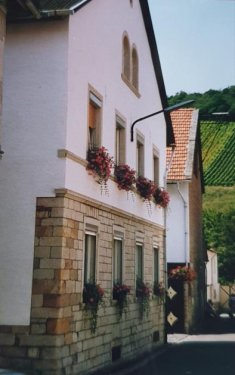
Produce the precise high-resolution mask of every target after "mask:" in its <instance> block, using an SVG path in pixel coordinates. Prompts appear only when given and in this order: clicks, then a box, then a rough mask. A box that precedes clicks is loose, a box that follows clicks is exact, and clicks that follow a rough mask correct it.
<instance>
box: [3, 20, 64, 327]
mask: <svg viewBox="0 0 235 375" xmlns="http://www.w3.org/2000/svg"><path fill="white" fill-rule="evenodd" d="M66 29H67V23H66V22H65V21H64V22H53V23H49V22H46V23H40V24H39V23H38V24H35V23H32V24H24V25H23V24H15V25H10V26H8V29H7V37H6V45H5V56H4V58H5V61H4V90H3V91H4V96H3V130H2V147H3V150H4V152H5V154H4V157H3V159H2V160H1V163H0V257H1V262H0V285H1V288H0V301H1V303H0V325H1V324H7V325H10V324H12V325H15V324H18V325H26V324H28V323H29V314H30V303H31V286H32V271H33V256H34V231H35V207H36V197H38V196H42V197H43V196H53V195H54V188H55V187H58V186H64V178H65V162H64V160H61V159H58V158H57V149H58V148H63V147H64V146H65V138H66V132H65V122H66V102H67V81H66V75H65V74H64V72H65V71H66V69H67V39H66ZM16 311H17V313H16Z"/></svg>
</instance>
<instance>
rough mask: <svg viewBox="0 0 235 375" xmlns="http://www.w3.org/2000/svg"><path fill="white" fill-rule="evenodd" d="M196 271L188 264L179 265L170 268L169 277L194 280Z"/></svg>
mask: <svg viewBox="0 0 235 375" xmlns="http://www.w3.org/2000/svg"><path fill="white" fill-rule="evenodd" d="M196 276H197V274H196V272H195V271H194V270H192V268H190V267H188V266H177V267H175V268H173V269H171V270H170V272H169V278H170V279H173V280H181V281H189V282H190V281H193V280H195V279H196Z"/></svg>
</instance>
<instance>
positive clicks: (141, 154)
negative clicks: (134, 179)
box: [136, 131, 145, 176]
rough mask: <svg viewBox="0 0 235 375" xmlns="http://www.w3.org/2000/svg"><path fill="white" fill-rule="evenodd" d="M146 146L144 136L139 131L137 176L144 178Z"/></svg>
mask: <svg viewBox="0 0 235 375" xmlns="http://www.w3.org/2000/svg"><path fill="white" fill-rule="evenodd" d="M144 164H145V144H144V136H143V135H141V134H140V133H139V132H138V131H137V133H136V174H137V176H144V174H145V168H144V167H145V165H144Z"/></svg>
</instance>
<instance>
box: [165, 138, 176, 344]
mask: <svg viewBox="0 0 235 375" xmlns="http://www.w3.org/2000/svg"><path fill="white" fill-rule="evenodd" d="M174 154H175V145H172V146H171V157H170V160H169V162H168V165H167V166H166V169H165V173H164V177H163V184H164V189H165V190H166V189H167V176H168V172H169V170H170V167H171V164H172V161H173V158H174ZM163 215H164V233H163V248H164V252H163V261H164V269H163V283H164V286H165V290H166V291H167V289H168V277H167V275H168V272H167V255H166V208H164V212H163ZM164 306H165V313H164V315H165V332H164V333H165V338H164V341H165V344H166V343H167V316H166V300H165V304H164Z"/></svg>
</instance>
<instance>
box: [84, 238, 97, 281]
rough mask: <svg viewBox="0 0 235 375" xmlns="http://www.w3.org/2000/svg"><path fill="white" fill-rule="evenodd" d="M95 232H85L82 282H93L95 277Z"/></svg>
mask: <svg viewBox="0 0 235 375" xmlns="http://www.w3.org/2000/svg"><path fill="white" fill-rule="evenodd" d="M95 271H96V233H93V232H86V233H85V260H84V283H93V282H94V281H95V279H96V272H95Z"/></svg>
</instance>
